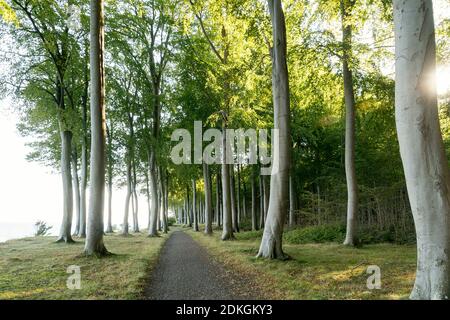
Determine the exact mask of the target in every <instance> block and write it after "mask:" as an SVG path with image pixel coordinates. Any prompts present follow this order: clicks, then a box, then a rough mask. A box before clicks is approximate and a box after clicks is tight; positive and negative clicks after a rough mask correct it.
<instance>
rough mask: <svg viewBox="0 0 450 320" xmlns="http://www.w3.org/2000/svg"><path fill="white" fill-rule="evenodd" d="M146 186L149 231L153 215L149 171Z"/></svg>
mask: <svg viewBox="0 0 450 320" xmlns="http://www.w3.org/2000/svg"><path fill="white" fill-rule="evenodd" d="M145 185H146V191H145V193H146V195H147V207H148V223H147V231H148V230H149V229H150V216H151V214H152V211H151V203H150V202H151V200H150V183H149V178H148V170H147V172H146V173H145Z"/></svg>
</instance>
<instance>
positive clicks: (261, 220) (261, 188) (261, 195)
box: [259, 176, 265, 229]
mask: <svg viewBox="0 0 450 320" xmlns="http://www.w3.org/2000/svg"><path fill="white" fill-rule="evenodd" d="M264 222H265V215H264V186H263V176H259V228H260V229H263V228H264Z"/></svg>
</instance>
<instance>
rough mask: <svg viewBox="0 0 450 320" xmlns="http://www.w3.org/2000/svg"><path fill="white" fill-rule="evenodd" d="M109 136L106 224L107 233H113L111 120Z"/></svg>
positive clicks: (108, 128) (107, 132) (108, 129)
mask: <svg viewBox="0 0 450 320" xmlns="http://www.w3.org/2000/svg"><path fill="white" fill-rule="evenodd" d="M106 129H107V131H106V134H107V137H108V222H107V224H106V233H113V232H114V230H113V227H112V198H113V154H112V139H113V125H112V122H111V121H110V122H109V126H108V127H107V128H106Z"/></svg>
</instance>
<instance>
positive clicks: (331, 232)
mask: <svg viewBox="0 0 450 320" xmlns="http://www.w3.org/2000/svg"><path fill="white" fill-rule="evenodd" d="M283 238H284V241H286V242H287V243H291V244H304V243H324V242H343V241H344V238H345V226H342V225H323V226H311V227H305V228H301V229H294V230H291V231H287V232H285V233H284V235H283Z"/></svg>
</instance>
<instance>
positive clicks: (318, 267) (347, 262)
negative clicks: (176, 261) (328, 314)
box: [189, 231, 416, 299]
mask: <svg viewBox="0 0 450 320" xmlns="http://www.w3.org/2000/svg"><path fill="white" fill-rule="evenodd" d="M189 233H190V234H191V235H192V236H193V238H194V239H195V240H197V241H198V242H199V243H201V244H202V245H203V246H205V247H206V248H207V249H208V251H209V252H210V253H211V254H212V255H213V256H214V257H215V259H217V260H219V261H221V262H223V263H224V264H225V265H227V266H228V267H230V268H232V269H234V270H235V271H236V272H240V273H243V274H246V275H247V276H248V277H249V278H254V279H256V280H257V281H256V282H257V283H258V284H259V286H260V287H259V288H258V289H259V290H260V291H261V292H262V295H263V296H264V297H265V298H272V299H406V298H407V297H408V295H409V293H410V291H411V289H412V286H413V283H414V276H415V267H416V247H415V246H414V245H394V244H373V245H364V246H363V247H362V248H359V249H356V248H349V247H345V246H343V245H340V244H335V243H320V244H319V243H314V244H286V245H284V250H285V252H286V253H287V254H289V255H290V256H291V257H292V259H291V260H288V261H268V260H265V259H256V258H255V256H256V253H257V251H258V248H259V239H258V238H259V237H260V235H261V232H244V233H239V234H236V240H234V241H226V242H223V241H220V239H219V237H220V232H217V231H216V232H215V234H214V235H213V236H211V237H208V236H205V235H203V234H202V233H194V232H192V231H190V232H189ZM370 265H377V266H379V267H380V268H381V285H382V287H381V289H380V290H369V289H368V288H367V278H368V277H369V276H370V275H369V274H366V271H367V267H368V266H370Z"/></svg>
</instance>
